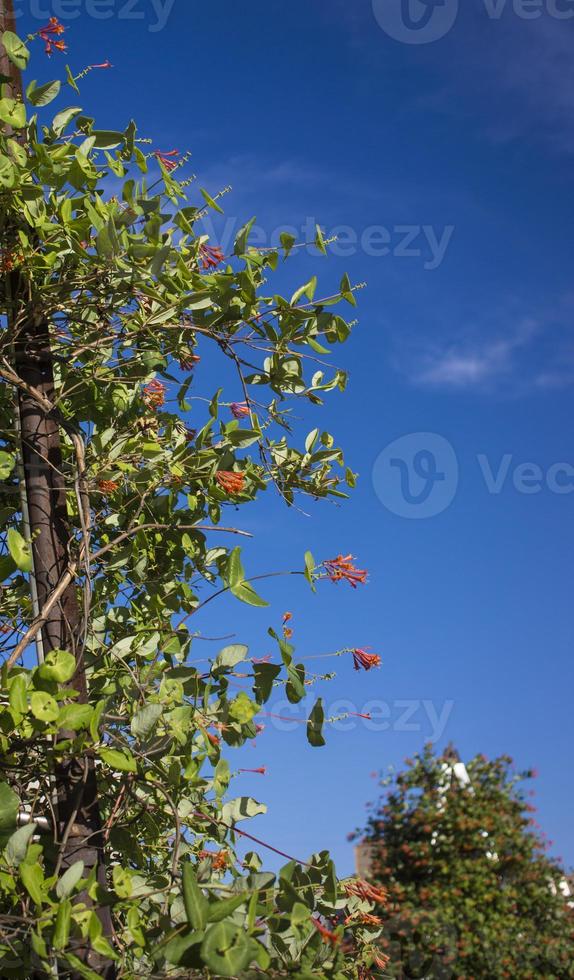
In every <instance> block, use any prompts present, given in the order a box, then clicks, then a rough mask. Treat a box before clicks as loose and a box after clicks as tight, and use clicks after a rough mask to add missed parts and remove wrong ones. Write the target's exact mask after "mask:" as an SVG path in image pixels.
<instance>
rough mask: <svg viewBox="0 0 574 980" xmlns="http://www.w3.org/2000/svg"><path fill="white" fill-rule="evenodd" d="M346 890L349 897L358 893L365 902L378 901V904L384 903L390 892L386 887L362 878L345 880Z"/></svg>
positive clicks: (358, 896)
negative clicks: (371, 883)
mask: <svg viewBox="0 0 574 980" xmlns="http://www.w3.org/2000/svg"><path fill="white" fill-rule="evenodd" d="M345 892H346V893H347V895H348V896H349V897H350V896H351V895H356V897H357V898H360V899H362V900H363V901H364V902H376V903H377V904H378V905H383V904H384V903H385V902H386V901H387V899H388V894H387V892H386V891H385V889H384V888H378V887H377V886H376V885H370V884H369V882H368V881H363V879H362V878H356V879H355V880H354V881H347V882H345Z"/></svg>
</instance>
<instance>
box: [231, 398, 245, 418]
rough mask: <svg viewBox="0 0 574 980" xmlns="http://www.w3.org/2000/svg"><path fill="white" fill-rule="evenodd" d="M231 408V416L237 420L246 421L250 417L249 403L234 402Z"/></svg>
mask: <svg viewBox="0 0 574 980" xmlns="http://www.w3.org/2000/svg"><path fill="white" fill-rule="evenodd" d="M229 407H230V409H231V414H232V415H233V417H234V418H236V419H244V418H246V416H247V415H249V405H248V404H247V402H232V403H231V405H230V406H229Z"/></svg>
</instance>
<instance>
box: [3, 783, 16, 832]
mask: <svg viewBox="0 0 574 980" xmlns="http://www.w3.org/2000/svg"><path fill="white" fill-rule="evenodd" d="M19 809H20V799H19V797H17V796H16V793H15V792H14V790H13V789H11V788H10V786H8V784H7V783H0V830H10V829H11V828H12V827H14V825H15V823H16V819H17V817H18V811H19Z"/></svg>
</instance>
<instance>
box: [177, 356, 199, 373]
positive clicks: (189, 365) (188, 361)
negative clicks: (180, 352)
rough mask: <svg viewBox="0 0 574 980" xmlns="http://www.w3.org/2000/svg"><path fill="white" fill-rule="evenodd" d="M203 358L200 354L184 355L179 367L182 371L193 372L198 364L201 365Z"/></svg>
mask: <svg viewBox="0 0 574 980" xmlns="http://www.w3.org/2000/svg"><path fill="white" fill-rule="evenodd" d="M200 361H201V357H200V356H199V354H184V356H183V357H180V359H179V367H180V370H182V371H193V369H194V367H195V365H196V364H199V362H200Z"/></svg>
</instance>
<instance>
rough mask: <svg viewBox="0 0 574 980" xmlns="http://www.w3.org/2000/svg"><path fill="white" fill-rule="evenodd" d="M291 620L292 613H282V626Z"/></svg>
mask: <svg viewBox="0 0 574 980" xmlns="http://www.w3.org/2000/svg"><path fill="white" fill-rule="evenodd" d="M291 619H293V613H290V612H286V613H283V625H285V623H288V622H289V621H290V620H291Z"/></svg>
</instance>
